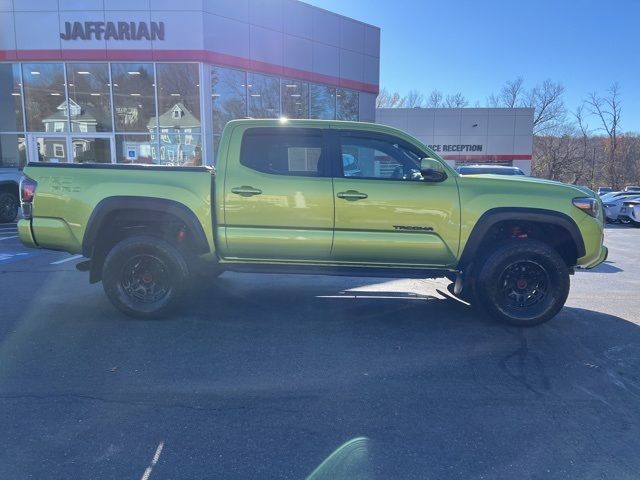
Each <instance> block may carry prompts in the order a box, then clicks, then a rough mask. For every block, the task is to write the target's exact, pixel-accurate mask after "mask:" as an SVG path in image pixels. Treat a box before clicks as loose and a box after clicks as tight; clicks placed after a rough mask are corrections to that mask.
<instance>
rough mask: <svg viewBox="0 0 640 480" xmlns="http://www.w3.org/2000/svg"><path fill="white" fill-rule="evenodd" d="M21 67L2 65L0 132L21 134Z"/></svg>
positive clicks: (22, 128) (0, 68)
mask: <svg viewBox="0 0 640 480" xmlns="http://www.w3.org/2000/svg"><path fill="white" fill-rule="evenodd" d="M20 95H21V94H20V65H18V64H17V63H0V132H21V131H23V130H24V124H23V123H22V97H21V96H20Z"/></svg>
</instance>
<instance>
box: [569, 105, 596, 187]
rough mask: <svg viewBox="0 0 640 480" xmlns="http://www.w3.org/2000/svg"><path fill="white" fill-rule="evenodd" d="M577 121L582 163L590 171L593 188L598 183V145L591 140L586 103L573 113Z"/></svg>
mask: <svg viewBox="0 0 640 480" xmlns="http://www.w3.org/2000/svg"><path fill="white" fill-rule="evenodd" d="M573 117H574V118H575V123H576V126H577V129H578V132H579V135H580V145H581V151H582V154H581V155H582V162H581V163H582V165H583V167H584V169H587V170H588V171H589V175H588V177H589V186H591V188H592V189H594V188H595V184H596V181H595V179H596V147H595V146H593V145H592V143H593V142H591V131H590V130H589V124H588V123H587V121H586V114H585V111H584V105H580V106H578V108H576V111H575V112H574V113H573Z"/></svg>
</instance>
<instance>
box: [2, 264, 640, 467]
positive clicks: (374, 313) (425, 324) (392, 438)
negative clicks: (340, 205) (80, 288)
mask: <svg viewBox="0 0 640 480" xmlns="http://www.w3.org/2000/svg"><path fill="white" fill-rule="evenodd" d="M394 282H395V281H388V280H379V281H378V280H370V279H368V280H363V279H351V278H342V279H335V278H334V279H330V278H324V277H304V278H300V277H285V276H275V275H267V276H250V275H231V276H228V275H225V276H223V277H222V278H220V279H219V280H218V281H216V284H215V285H211V286H209V287H207V288H201V289H198V290H196V291H194V292H192V294H191V295H190V296H189V297H188V298H187V302H186V306H185V308H184V309H183V310H181V311H180V312H178V313H177V314H176V316H175V318H173V319H170V320H165V321H135V320H131V319H128V318H126V317H124V316H122V315H120V314H119V313H116V312H115V310H113V309H112V308H111V306H110V305H109V304H108V303H107V301H106V300H105V299H104V298H103V296H102V292H101V291H100V290H96V289H93V287H92V290H90V291H89V293H87V294H86V295H82V296H80V295H78V298H74V299H72V300H69V301H68V302H67V303H62V302H61V303H49V304H47V305H44V304H41V305H36V307H34V309H33V310H31V311H30V312H28V313H26V314H25V318H23V319H21V323H20V324H19V325H18V329H17V331H16V332H15V334H14V335H13V336H11V337H9V338H8V339H6V340H5V342H4V343H3V344H2V345H1V347H0V391H1V392H2V394H1V395H0V402H2V403H1V404H0V405H1V406H2V409H3V411H4V412H5V413H8V415H7V416H5V420H4V421H3V424H4V425H3V432H2V433H0V439H1V440H2V443H3V444H4V445H7V447H6V448H5V449H4V451H3V452H2V453H1V454H0V477H2V478H12V473H15V472H20V473H21V474H22V475H23V476H27V475H33V476H34V477H35V478H44V477H47V478H52V477H59V478H60V477H67V478H80V477H81V476H83V475H84V477H87V476H92V474H93V473H95V472H96V471H97V472H101V471H105V470H101V468H104V469H106V468H108V470H107V471H108V472H109V476H112V477H113V478H133V477H134V476H135V474H136V473H138V477H139V476H140V475H139V473H141V472H138V470H137V467H138V465H139V464H141V465H142V468H144V463H145V461H148V459H147V458H146V457H148V456H149V452H151V453H152V452H153V449H154V448H155V447H156V445H157V444H158V442H159V441H160V440H162V441H163V442H164V452H165V453H163V457H162V458H161V459H160V461H159V463H158V465H157V466H156V469H155V470H154V474H156V473H157V475H158V478H177V477H179V478H201V477H207V478H225V479H233V478H239V479H240V478H283V477H287V478H305V476H306V475H308V474H309V473H310V472H311V471H312V470H313V469H314V468H315V467H316V466H317V465H318V464H319V463H320V462H322V460H323V459H324V458H325V457H326V456H327V455H329V454H330V453H331V452H332V451H333V450H334V449H335V448H336V447H337V446H338V445H340V444H342V443H344V442H345V441H347V440H349V439H352V438H355V437H359V436H364V437H366V438H368V439H369V440H370V442H369V445H370V451H369V452H368V453H367V454H368V459H369V460H368V461H370V462H371V469H370V473H368V474H367V476H366V477H365V476H363V477H361V478H403V479H411V478H470V477H474V478H482V477H491V478H514V477H523V478H530V477H537V476H545V477H551V478H586V477H590V478H600V477H605V476H607V477H611V478H621V477H632V476H633V475H635V473H637V471H638V470H639V469H640V457H639V456H638V455H637V450H638V447H639V446H640V442H639V440H638V439H639V438H640V378H639V377H638V372H639V371H640V328H638V325H637V324H635V323H632V322H630V321H627V320H624V319H622V318H618V317H614V316H611V315H607V314H603V313H598V312H592V311H586V310H582V309H577V308H565V309H564V310H563V311H562V312H561V313H560V314H559V315H558V317H557V318H555V319H554V320H552V321H551V322H549V323H547V324H545V325H542V326H539V327H536V328H531V329H518V328H513V327H507V326H503V325H500V324H497V323H495V322H493V321H492V320H490V319H487V318H484V317H480V316H478V315H477V314H476V313H475V312H474V311H473V310H472V309H470V308H469V307H467V306H465V305H463V304H460V303H457V302H455V301H453V300H447V299H442V298H441V297H440V296H439V295H437V293H435V288H433V285H427V284H421V283H420V282H419V281H418V282H417V283H410V284H409V286H410V287H411V288H410V289H409V290H411V292H410V293H408V294H404V293H398V291H397V285H395V283H394ZM405 282H406V281H405ZM424 286H427V287H428V288H422V287H424ZM420 290H424V291H426V292H427V293H420ZM72 312H73V313H72ZM79 420H80V421H81V423H78V422H79ZM42 432H56V433H55V436H53V437H52V435H54V434H53V433H50V434H49V436H48V437H47V436H43V435H42ZM123 432H126V434H123ZM47 438H48V439H49V440H47ZM52 438H54V439H55V442H56V443H55V447H54V446H53V445H52V443H51V439H52ZM109 446H112V450H113V451H115V452H117V454H113V455H111V456H110V457H109V461H108V462H107V463H104V462H103V463H100V462H98V461H97V460H96V458H103V455H104V451H105V449H108V448H111V447H109ZM61 451H64V456H65V459H66V461H65V462H64V463H60V462H59V456H60V454H61V453H60V452H61ZM109 451H111V450H109ZM36 457H37V458H38V459H39V461H38V462H33V461H32V459H33V458H36ZM96 468H97V470H95V469H96ZM371 472H373V473H371ZM93 476H100V475H97V474H96V475H93Z"/></svg>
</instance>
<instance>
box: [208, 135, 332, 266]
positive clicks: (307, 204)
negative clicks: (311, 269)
mask: <svg viewBox="0 0 640 480" xmlns="http://www.w3.org/2000/svg"><path fill="white" fill-rule="evenodd" d="M324 136H325V133H324V131H323V130H322V129H319V128H255V129H251V128H249V129H247V130H244V129H240V128H238V129H236V130H235V131H234V139H233V140H232V144H235V145H237V144H241V147H240V151H239V152H238V151H236V150H235V149H234V150H233V151H230V152H229V155H228V158H227V159H226V161H227V162H233V164H228V165H226V168H224V175H225V179H224V206H223V218H222V219H218V222H219V224H220V225H221V226H223V231H224V235H225V238H226V242H225V243H224V244H223V245H221V249H222V255H223V257H225V258H236V259H247V260H261V259H270V260H311V261H316V260H328V259H329V258H330V252H331V240H332V236H333V183H332V180H331V176H330V173H329V170H330V156H329V154H328V152H327V143H326V142H325V140H324ZM240 140H241V143H240ZM238 157H239V160H240V161H239V163H238Z"/></svg>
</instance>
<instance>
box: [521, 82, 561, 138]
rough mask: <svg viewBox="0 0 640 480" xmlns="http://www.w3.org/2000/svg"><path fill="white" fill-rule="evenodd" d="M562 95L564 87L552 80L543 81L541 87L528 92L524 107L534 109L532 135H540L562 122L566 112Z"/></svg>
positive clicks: (538, 86)
mask: <svg viewBox="0 0 640 480" xmlns="http://www.w3.org/2000/svg"><path fill="white" fill-rule="evenodd" d="M563 94H564V86H563V85H562V84H560V83H558V82H554V81H552V80H545V81H544V82H542V85H537V86H535V87H534V88H533V89H531V90H530V91H529V92H528V95H527V97H526V106H527V107H530V108H533V109H534V114H533V134H534V135H540V134H541V133H543V132H546V131H548V130H550V129H552V128H553V127H554V126H556V125H558V124H559V123H562V122H564V120H565V118H566V113H567V111H566V108H565V106H564V100H563V99H562V95H563Z"/></svg>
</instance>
